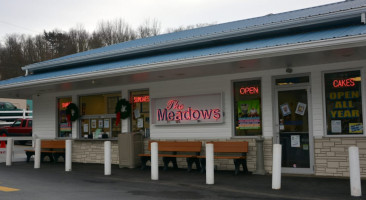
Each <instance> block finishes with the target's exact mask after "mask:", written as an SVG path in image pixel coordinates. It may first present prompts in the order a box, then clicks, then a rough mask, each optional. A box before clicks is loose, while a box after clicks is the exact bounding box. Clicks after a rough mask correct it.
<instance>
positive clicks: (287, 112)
mask: <svg viewBox="0 0 366 200" xmlns="http://www.w3.org/2000/svg"><path fill="white" fill-rule="evenodd" d="M280 108H281V112H282V115H283V116H284V117H285V116H287V115H290V114H291V110H290V106H288V103H284V104H282V105H280Z"/></svg>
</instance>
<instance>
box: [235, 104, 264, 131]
mask: <svg viewBox="0 0 366 200" xmlns="http://www.w3.org/2000/svg"><path fill="white" fill-rule="evenodd" d="M238 116H239V129H260V128H261V123H260V122H261V120H260V101H259V100H245V101H238Z"/></svg>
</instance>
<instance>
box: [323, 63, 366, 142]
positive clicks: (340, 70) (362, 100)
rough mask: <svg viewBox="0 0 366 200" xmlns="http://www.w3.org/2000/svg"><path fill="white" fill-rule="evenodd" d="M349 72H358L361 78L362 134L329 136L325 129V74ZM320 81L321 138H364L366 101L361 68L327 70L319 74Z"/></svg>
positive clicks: (365, 135)
mask: <svg viewBox="0 0 366 200" xmlns="http://www.w3.org/2000/svg"><path fill="white" fill-rule="evenodd" d="M349 71H360V76H361V105H362V109H361V112H362V117H363V119H362V125H363V133H362V134H339V135H329V134H328V129H327V108H326V103H327V102H326V94H325V74H329V73H342V72H349ZM321 81H322V106H323V137H328V138H342V137H344V138H349V137H366V132H365V130H366V127H365V122H366V119H365V116H364V114H365V113H366V108H365V107H366V104H364V102H365V99H366V96H365V95H366V94H365V93H366V92H364V90H365V70H364V68H362V67H353V68H346V69H336V70H327V71H322V73H321Z"/></svg>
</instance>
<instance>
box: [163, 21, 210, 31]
mask: <svg viewBox="0 0 366 200" xmlns="http://www.w3.org/2000/svg"><path fill="white" fill-rule="evenodd" d="M215 24H216V23H201V24H195V25H188V26H179V27H177V28H168V29H167V30H166V32H167V33H175V32H179V31H185V30H190V29H195V28H201V27H205V26H211V25H215Z"/></svg>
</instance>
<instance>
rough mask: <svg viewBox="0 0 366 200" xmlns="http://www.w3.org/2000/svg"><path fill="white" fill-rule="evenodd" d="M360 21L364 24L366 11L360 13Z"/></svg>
mask: <svg viewBox="0 0 366 200" xmlns="http://www.w3.org/2000/svg"><path fill="white" fill-rule="evenodd" d="M361 23H362V24H366V13H362V14H361Z"/></svg>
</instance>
